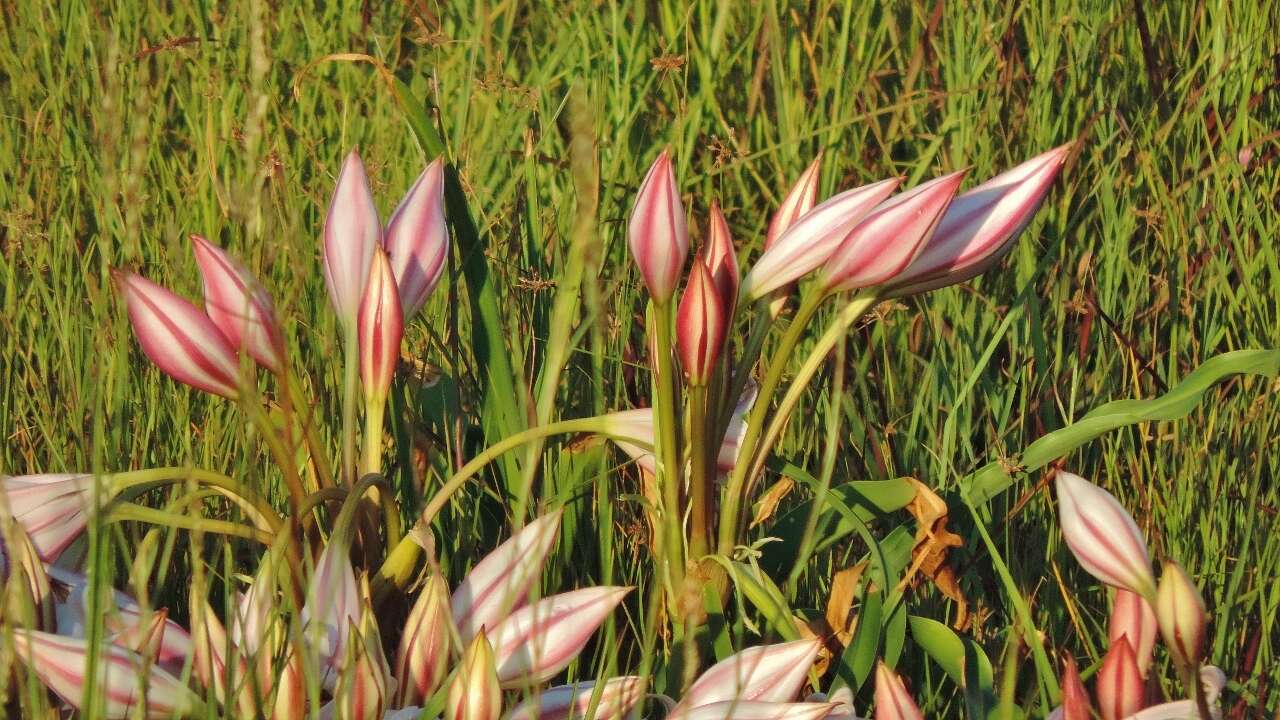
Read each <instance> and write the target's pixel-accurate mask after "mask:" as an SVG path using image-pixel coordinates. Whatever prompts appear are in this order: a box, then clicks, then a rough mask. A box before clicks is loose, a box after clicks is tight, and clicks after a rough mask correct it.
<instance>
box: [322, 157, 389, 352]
mask: <svg viewBox="0 0 1280 720" xmlns="http://www.w3.org/2000/svg"><path fill="white" fill-rule="evenodd" d="M381 238H382V226H381V225H380V224H379V222H378V209H377V207H375V206H374V204H373V193H372V192H371V191H370V190H369V178H368V176H367V175H365V171H364V162H363V161H362V160H361V159H360V155H359V154H358V153H356V151H355V150H352V151H351V153H350V154H348V155H347V159H346V160H345V161H344V162H343V163H342V172H341V173H340V174H339V175H338V184H337V186H336V187H335V188H334V189H333V199H332V200H330V201H329V215H328V217H326V218H325V223H324V279H325V282H326V283H327V284H328V286H329V298H330V299H331V300H332V301H333V307H334V309H335V310H337V312H338V319H339V320H340V321H341V322H342V325H343V326H344V327H345V328H348V329H354V327H355V323H356V313H357V312H358V311H359V309H360V300H361V298H362V297H363V296H364V284H365V281H366V280H367V279H368V278H369V265H370V264H371V263H372V262H373V250H374V248H376V247H378V245H379V244H380V242H381Z"/></svg>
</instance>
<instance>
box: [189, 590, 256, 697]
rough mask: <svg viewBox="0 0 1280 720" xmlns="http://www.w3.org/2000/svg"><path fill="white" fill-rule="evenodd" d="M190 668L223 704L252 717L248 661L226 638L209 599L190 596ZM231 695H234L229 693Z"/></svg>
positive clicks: (224, 629)
mask: <svg viewBox="0 0 1280 720" xmlns="http://www.w3.org/2000/svg"><path fill="white" fill-rule="evenodd" d="M191 629H192V631H193V633H194V634H193V636H192V641H193V648H192V656H191V660H192V662H191V664H192V672H193V673H194V674H195V676H196V678H197V679H199V680H200V684H201V685H204V686H205V687H206V688H209V689H210V690H213V695H214V697H216V698H217V699H218V702H219V703H222V704H223V705H230V704H231V703H233V702H234V703H235V707H236V711H237V714H238V715H239V716H240V717H253V716H254V715H255V713H254V702H253V694H252V692H251V689H252V683H251V682H248V675H249V665H248V663H247V662H245V658H244V656H243V655H241V654H240V652H239V651H238V650H237V649H235V648H234V647H233V646H232V645H231V644H230V643H229V642H228V641H227V631H226V628H225V627H223V625H222V621H220V620H218V616H217V615H215V614H214V612H213V608H211V607H209V603H208V602H207V601H205V600H204V599H202V598H199V597H197V596H195V595H192V596H191ZM233 696H234V697H233Z"/></svg>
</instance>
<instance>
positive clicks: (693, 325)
mask: <svg viewBox="0 0 1280 720" xmlns="http://www.w3.org/2000/svg"><path fill="white" fill-rule="evenodd" d="M728 326H729V318H728V316H727V311H726V309H725V305H724V300H723V298H722V297H721V295H720V293H719V292H718V291H717V289H716V282H715V279H714V278H713V277H712V276H711V271H710V270H708V269H707V267H706V265H705V264H704V263H703V261H702V258H698V259H697V260H696V261H694V263H693V269H692V270H691V271H690V272H689V283H688V284H687V285H686V286H685V289H684V295H683V296H681V298H680V307H679V308H678V309H677V311H676V349H677V351H678V352H679V354H680V366H681V367H682V368H683V369H684V373H685V375H686V376H688V378H689V383H690V384H692V385H702V384H705V383H706V382H707V378H708V377H710V375H711V371H712V370H714V369H715V366H716V360H718V359H719V357H720V349H721V347H722V346H723V345H724V339H725V335H726V334H727V333H728Z"/></svg>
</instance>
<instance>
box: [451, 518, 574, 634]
mask: <svg viewBox="0 0 1280 720" xmlns="http://www.w3.org/2000/svg"><path fill="white" fill-rule="evenodd" d="M561 514H562V511H560V510H556V511H554V512H551V513H548V514H546V515H543V516H542V517H540V518H538V519H537V520H534V521H533V522H531V523H529V524H528V525H526V526H524V528H523V529H521V530H520V532H518V533H516V534H515V535H512V536H511V539H509V540H507V541H506V542H504V543H502V544H501V545H499V546H498V547H497V548H496V549H494V551H493V552H491V553H489V555H487V556H486V557H485V558H484V559H483V560H481V561H480V562H478V563H476V566H475V567H474V568H472V569H471V572H470V573H468V574H467V576H466V577H465V578H463V580H462V582H461V583H459V584H458V587H457V588H456V589H455V590H454V591H453V597H452V599H451V601H450V607H451V611H452V614H453V619H454V622H455V623H457V626H458V634H459V636H461V638H462V641H463V642H464V643H465V642H468V641H470V640H471V638H473V637H475V636H476V633H477V632H479V631H480V629H481V628H485V627H487V628H493V627H496V626H497V625H498V623H499V622H501V621H502V620H503V619H504V618H506V617H507V615H509V614H511V612H512V611H513V610H516V609H518V608H520V607H522V606H523V605H524V604H525V602H526V600H527V598H528V597H529V590H530V589H531V588H532V587H533V583H534V582H535V581H537V579H538V578H539V577H540V576H541V575H542V566H543V564H544V563H545V562H546V559H547V553H549V552H551V548H552V546H553V545H555V542H556V533H557V532H558V531H559V529H560V516H561Z"/></svg>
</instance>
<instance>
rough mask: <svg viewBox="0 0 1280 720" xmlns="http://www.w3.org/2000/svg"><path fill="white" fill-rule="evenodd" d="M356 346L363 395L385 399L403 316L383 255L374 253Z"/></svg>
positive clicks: (392, 375)
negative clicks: (357, 347)
mask: <svg viewBox="0 0 1280 720" xmlns="http://www.w3.org/2000/svg"><path fill="white" fill-rule="evenodd" d="M357 332H358V338H359V342H360V380H361V382H362V383H363V384H364V391H365V394H366V395H367V396H369V397H372V398H385V397H386V396H387V393H388V392H390V390H391V379H392V377H394V376H395V373H396V363H397V362H399V360H400V341H401V339H403V337H404V315H403V314H402V313H401V312H400V291H399V290H398V289H396V279H395V276H394V275H392V273H391V264H390V263H388V262H387V256H386V253H384V252H382V251H381V250H376V251H374V254H373V263H372V265H371V266H370V269H369V281H368V282H367V283H366V284H365V289H364V299H363V301H361V303H360V315H359V317H358V319H357Z"/></svg>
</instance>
